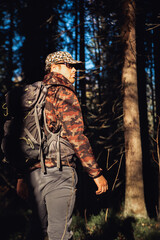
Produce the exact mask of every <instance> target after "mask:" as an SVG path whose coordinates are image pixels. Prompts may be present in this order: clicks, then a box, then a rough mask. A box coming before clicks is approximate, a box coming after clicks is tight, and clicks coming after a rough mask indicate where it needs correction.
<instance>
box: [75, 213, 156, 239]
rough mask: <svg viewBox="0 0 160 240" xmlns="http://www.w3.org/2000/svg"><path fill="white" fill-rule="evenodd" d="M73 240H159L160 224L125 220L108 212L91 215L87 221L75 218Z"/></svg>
mask: <svg viewBox="0 0 160 240" xmlns="http://www.w3.org/2000/svg"><path fill="white" fill-rule="evenodd" d="M72 230H73V232H74V235H73V240H83V239H85V240H100V239H109V240H158V239H160V223H158V222H157V221H156V220H154V219H135V218H133V217H127V218H123V217H122V216H121V215H112V214H111V215H110V216H109V217H108V219H106V211H105V210H102V211H101V212H100V213H99V214H98V215H91V217H90V218H89V219H88V220H87V221H85V220H84V219H83V218H82V217H79V216H74V217H73V222H72Z"/></svg>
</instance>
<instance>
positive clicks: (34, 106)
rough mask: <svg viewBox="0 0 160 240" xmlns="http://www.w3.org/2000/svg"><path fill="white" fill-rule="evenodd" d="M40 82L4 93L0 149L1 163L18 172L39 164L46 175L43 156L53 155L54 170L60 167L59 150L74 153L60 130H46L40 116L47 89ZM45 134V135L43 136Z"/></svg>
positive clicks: (42, 116) (43, 119) (47, 86)
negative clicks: (2, 134) (4, 162)
mask: <svg viewBox="0 0 160 240" xmlns="http://www.w3.org/2000/svg"><path fill="white" fill-rule="evenodd" d="M51 86H53V85H44V83H43V82H42V81H38V82H35V83H33V84H28V85H26V86H22V87H17V88H15V89H13V90H12V91H10V92H8V93H7V94H6V103H5V105H3V109H4V110H5V111H6V113H5V115H6V116H7V120H6V121H5V123H4V137H3V139H2V143H1V149H2V151H3V153H4V161H6V162H8V163H10V164H11V165H12V166H13V167H15V168H16V169H18V170H19V171H20V172H21V171H24V169H26V168H28V167H30V166H31V165H33V163H36V162H39V161H40V163H41V169H42V172H43V173H44V174H45V173H46V167H45V161H44V158H45V157H46V156H50V157H52V156H53V155H56V159H57V167H58V168H59V169H60V167H61V162H60V160H61V151H60V149H62V152H70V156H73V154H74V151H73V149H72V147H71V145H70V143H69V142H68V141H67V140H65V139H63V138H61V137H60V132H61V130H60V129H59V131H58V132H56V133H52V132H50V131H49V129H48V127H47V123H46V117H45V114H44V108H45V99H46V96H47V92H48V88H49V87H51ZM46 133H47V134H46Z"/></svg>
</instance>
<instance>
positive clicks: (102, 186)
mask: <svg viewBox="0 0 160 240" xmlns="http://www.w3.org/2000/svg"><path fill="white" fill-rule="evenodd" d="M93 180H94V182H95V184H96V185H97V187H98V190H97V191H96V194H97V195H99V194H102V193H105V192H106V191H107V190H108V183H107V180H106V179H105V178H104V176H103V175H101V176H100V177H97V178H94V179H93Z"/></svg>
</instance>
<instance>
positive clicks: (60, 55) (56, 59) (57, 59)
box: [45, 51, 82, 71]
mask: <svg viewBox="0 0 160 240" xmlns="http://www.w3.org/2000/svg"><path fill="white" fill-rule="evenodd" d="M52 63H55V64H56V63H69V64H80V63H82V62H81V61H77V60H74V59H73V58H72V56H71V54H70V53H68V52H63V51H58V52H54V53H50V54H49V55H48V56H47V58H46V61H45V70H46V71H48V70H50V67H51V64H52Z"/></svg>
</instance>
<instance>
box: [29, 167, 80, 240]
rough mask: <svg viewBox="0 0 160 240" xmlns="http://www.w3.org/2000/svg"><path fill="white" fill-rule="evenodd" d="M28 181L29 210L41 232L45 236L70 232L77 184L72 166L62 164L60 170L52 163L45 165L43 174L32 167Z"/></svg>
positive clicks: (64, 238)
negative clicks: (50, 166) (30, 198)
mask: <svg viewBox="0 0 160 240" xmlns="http://www.w3.org/2000/svg"><path fill="white" fill-rule="evenodd" d="M29 182H30V187H31V192H32V193H33V194H32V202H33V203H34V204H33V206H32V207H33V213H35V215H37V216H38V218H39V223H40V225H41V229H42V233H43V235H44V236H45V233H47V234H48V237H49V240H68V239H70V238H71V237H72V235H73V234H72V232H71V231H70V230H69V226H70V224H71V219H72V212H73V208H74V204H75V195H76V194H75V192H76V189H75V188H76V184H77V174H76V171H75V169H73V168H71V167H67V166H65V167H62V171H59V170H58V169H57V168H56V167H54V168H47V174H45V175H44V174H43V173H42V172H41V169H36V170H34V171H33V172H31V173H30V175H29ZM33 200H34V201H33ZM34 227H35V229H34V233H36V227H37V228H38V225H37V224H36V226H34ZM38 231H39V233H40V228H39V229H37V232H38ZM32 237H33V235H32ZM35 239H36V238H35ZM38 239H41V238H38ZM42 239H43V238H42Z"/></svg>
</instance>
